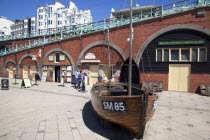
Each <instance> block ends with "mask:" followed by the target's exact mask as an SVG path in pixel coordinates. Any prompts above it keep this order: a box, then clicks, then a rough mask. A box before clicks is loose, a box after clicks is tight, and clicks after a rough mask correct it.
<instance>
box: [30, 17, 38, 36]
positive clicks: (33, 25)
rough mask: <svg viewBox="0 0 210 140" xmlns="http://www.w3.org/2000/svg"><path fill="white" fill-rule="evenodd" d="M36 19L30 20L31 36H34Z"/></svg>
mask: <svg viewBox="0 0 210 140" xmlns="http://www.w3.org/2000/svg"><path fill="white" fill-rule="evenodd" d="M36 25H37V22H36V17H32V18H31V34H34V33H35V32H36Z"/></svg>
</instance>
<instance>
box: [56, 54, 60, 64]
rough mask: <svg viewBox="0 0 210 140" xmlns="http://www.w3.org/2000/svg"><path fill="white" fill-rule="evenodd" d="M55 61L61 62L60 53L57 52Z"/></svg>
mask: <svg viewBox="0 0 210 140" xmlns="http://www.w3.org/2000/svg"><path fill="white" fill-rule="evenodd" d="M55 62H60V54H59V53H55Z"/></svg>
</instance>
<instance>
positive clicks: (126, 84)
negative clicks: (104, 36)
mask: <svg viewBox="0 0 210 140" xmlns="http://www.w3.org/2000/svg"><path fill="white" fill-rule="evenodd" d="M130 13H131V15H130V18H132V1H131V4H130ZM130 40H131V41H130V52H129V57H128V59H127V60H126V61H125V62H124V64H123V66H122V69H121V74H120V78H119V82H112V81H110V80H109V81H108V82H98V83H96V84H94V85H93V86H92V88H91V102H92V106H93V109H94V110H95V112H96V114H97V115H98V116H99V117H100V118H102V119H103V120H106V121H108V122H111V123H115V124H118V125H120V126H123V127H125V128H127V129H128V130H130V131H131V132H132V133H134V134H135V135H136V138H143V134H144V130H145V126H146V122H147V121H148V120H149V119H150V118H151V117H152V116H153V114H154V111H155V108H156V101H157V99H158V96H156V95H155V94H153V93H149V92H147V91H144V90H141V89H140V75H139V68H138V66H137V65H136V63H135V61H133V60H132V20H130ZM108 49H109V46H108ZM109 60H110V58H109ZM109 65H110V63H109ZM109 79H110V78H109Z"/></svg>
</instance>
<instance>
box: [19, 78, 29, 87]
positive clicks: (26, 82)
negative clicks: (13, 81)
mask: <svg viewBox="0 0 210 140" xmlns="http://www.w3.org/2000/svg"><path fill="white" fill-rule="evenodd" d="M21 87H26V88H27V87H31V81H30V80H29V79H22V84H21Z"/></svg>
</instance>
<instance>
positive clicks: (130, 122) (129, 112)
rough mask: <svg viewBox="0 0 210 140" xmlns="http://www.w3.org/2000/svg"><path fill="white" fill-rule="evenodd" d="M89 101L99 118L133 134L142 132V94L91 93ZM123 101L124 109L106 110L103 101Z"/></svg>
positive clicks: (143, 125) (143, 123) (143, 121)
mask: <svg viewBox="0 0 210 140" xmlns="http://www.w3.org/2000/svg"><path fill="white" fill-rule="evenodd" d="M91 98H92V100H91V102H92V105H93V108H94V110H95V112H96V113H97V114H98V116H100V117H101V118H103V119H105V120H107V121H109V122H112V123H115V124H118V125H120V126H123V127H125V128H127V129H129V130H130V131H131V132H133V133H135V134H139V133H141V132H143V131H144V130H143V129H144V127H145V114H144V113H142V112H144V107H143V105H144V103H143V102H144V99H143V96H97V94H94V93H92V95H91ZM106 102H107V103H124V104H125V106H126V109H125V111H116V110H106V109H104V104H103V103H106Z"/></svg>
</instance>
